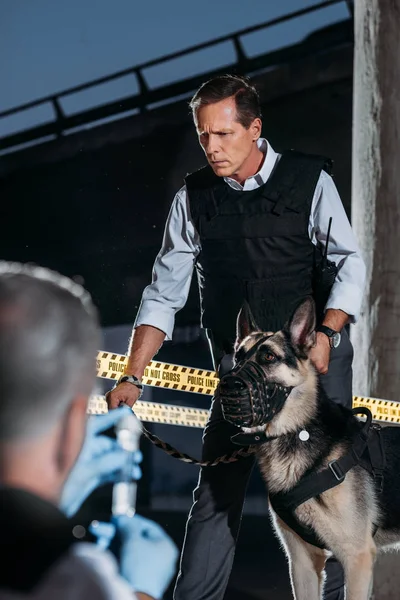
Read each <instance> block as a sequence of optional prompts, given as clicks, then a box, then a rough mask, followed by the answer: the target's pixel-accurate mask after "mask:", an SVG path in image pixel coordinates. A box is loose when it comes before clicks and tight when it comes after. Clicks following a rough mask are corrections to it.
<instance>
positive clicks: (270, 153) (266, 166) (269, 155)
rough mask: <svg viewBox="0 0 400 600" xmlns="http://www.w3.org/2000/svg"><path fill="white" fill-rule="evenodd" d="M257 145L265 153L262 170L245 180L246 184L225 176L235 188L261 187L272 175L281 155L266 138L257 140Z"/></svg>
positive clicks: (225, 179) (226, 180) (227, 181)
mask: <svg viewBox="0 0 400 600" xmlns="http://www.w3.org/2000/svg"><path fill="white" fill-rule="evenodd" d="M257 146H258V147H259V149H260V150H261V152H262V153H263V154H264V155H265V158H264V162H263V164H262V165H261V168H260V170H259V171H258V172H257V173H255V174H254V175H252V176H251V177H248V178H247V179H246V181H245V182H244V185H240V183H238V182H237V181H235V179H231V178H230V177H224V181H225V182H226V183H228V184H229V185H230V186H231V187H232V188H233V189H235V190H246V188H247V189H249V188H250V189H254V188H255V187H260V186H261V185H263V184H264V183H266V181H267V180H268V178H269V177H270V175H271V173H272V170H273V168H274V166H275V163H276V160H277V158H278V157H279V154H278V153H277V152H275V150H274V149H273V148H272V146H271V144H270V143H269V142H268V141H267V140H266V139H265V138H259V139H258V140H257Z"/></svg>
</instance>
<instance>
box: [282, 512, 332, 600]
mask: <svg viewBox="0 0 400 600" xmlns="http://www.w3.org/2000/svg"><path fill="white" fill-rule="evenodd" d="M275 526H276V529H277V531H278V534H279V536H280V538H281V540H282V542H283V545H284V547H285V550H286V554H287V556H288V560H289V573H290V582H291V584H292V590H293V596H294V599H295V600H321V598H322V589H323V584H324V576H325V575H324V568H325V561H326V554H325V552H324V551H323V550H321V549H320V548H316V547H315V546H311V545H310V544H307V542H305V541H304V540H302V539H301V538H300V537H299V536H298V535H297V534H296V533H294V532H293V531H292V530H291V529H290V528H288V527H287V525H286V524H285V523H283V522H282V521H281V520H280V519H279V517H278V518H276V520H275Z"/></svg>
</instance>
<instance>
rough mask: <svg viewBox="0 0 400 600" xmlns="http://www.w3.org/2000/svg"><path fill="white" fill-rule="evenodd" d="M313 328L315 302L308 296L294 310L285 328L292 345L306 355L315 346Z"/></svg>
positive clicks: (314, 322) (314, 324)
mask: <svg viewBox="0 0 400 600" xmlns="http://www.w3.org/2000/svg"><path fill="white" fill-rule="evenodd" d="M315 326H316V318H315V302H314V300H313V298H312V297H311V296H308V297H307V298H306V299H305V300H303V301H302V302H301V304H299V306H298V307H297V308H296V310H295V311H294V313H293V315H292V318H291V319H290V321H289V323H288V324H287V326H286V328H287V329H288V331H289V333H290V337H291V340H292V343H293V345H294V346H297V347H298V348H300V349H301V350H302V351H303V352H306V353H308V351H309V350H310V349H311V348H312V346H314V344H315Z"/></svg>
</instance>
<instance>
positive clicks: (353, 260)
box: [310, 171, 366, 323]
mask: <svg viewBox="0 0 400 600" xmlns="http://www.w3.org/2000/svg"><path fill="white" fill-rule="evenodd" d="M330 217H332V225H331V231H330V237H329V243H328V255H327V256H328V259H329V260H331V261H333V262H335V263H336V265H337V266H338V268H339V270H338V274H337V276H336V279H335V282H334V284H333V286H332V290H331V293H330V295H329V298H328V302H327V304H326V307H325V308H326V309H328V308H335V309H340V310H343V311H344V312H346V313H347V314H348V315H349V316H350V319H351V321H352V322H353V323H355V322H356V321H357V319H358V317H359V315H360V310H361V303H362V298H363V293H364V287H365V271H366V269H365V263H364V260H363V258H362V256H361V253H360V249H359V246H358V244H357V241H356V238H355V235H354V232H353V230H352V228H351V225H350V223H349V220H348V218H347V215H346V211H345V210H344V207H343V204H342V201H341V199H340V196H339V193H338V191H337V189H336V186H335V184H334V182H333V179H332V178H331V177H330V176H329V175H328V174H327V173H325V172H324V171H323V172H322V173H321V176H320V178H319V180H318V183H317V186H316V189H315V194H314V198H313V205H312V209H311V216H310V237H311V240H312V241H313V243H315V244H318V245H320V247H321V248H322V250H324V249H325V246H326V237H327V232H328V226H329V219H330Z"/></svg>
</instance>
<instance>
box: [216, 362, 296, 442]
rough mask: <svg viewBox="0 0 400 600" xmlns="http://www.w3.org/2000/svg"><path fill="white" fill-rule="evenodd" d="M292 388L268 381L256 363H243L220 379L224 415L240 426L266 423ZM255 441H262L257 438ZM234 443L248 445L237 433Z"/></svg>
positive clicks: (220, 394)
mask: <svg viewBox="0 0 400 600" xmlns="http://www.w3.org/2000/svg"><path fill="white" fill-rule="evenodd" d="M292 389H293V388H292V387H285V386H282V385H280V384H277V383H273V382H268V381H266V378H265V374H264V371H263V369H262V368H261V367H260V366H259V365H258V364H257V363H256V362H253V361H247V362H246V363H245V364H243V363H241V364H239V365H237V366H236V367H234V368H233V369H232V371H230V372H229V373H227V374H226V375H224V377H223V378H222V379H221V381H220V385H219V396H220V399H221V408H222V412H223V415H224V418H225V420H226V421H228V422H229V423H232V424H233V425H237V426H238V427H258V426H261V425H265V424H266V423H268V422H269V421H271V419H272V418H273V417H274V416H275V415H276V414H277V413H278V412H279V411H280V410H281V408H282V407H283V405H284V403H285V401H286V399H287V397H288V395H289V394H290V392H291V391H292ZM252 439H253V438H252ZM254 442H255V443H260V441H259V440H257V439H255V438H254ZM235 443H237V444H241V445H248V444H247V442H246V443H245V442H244V441H242V438H238V437H236V436H235ZM250 443H253V441H251V442H250Z"/></svg>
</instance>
